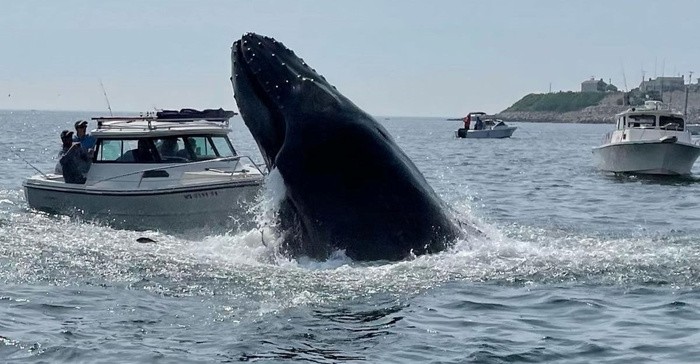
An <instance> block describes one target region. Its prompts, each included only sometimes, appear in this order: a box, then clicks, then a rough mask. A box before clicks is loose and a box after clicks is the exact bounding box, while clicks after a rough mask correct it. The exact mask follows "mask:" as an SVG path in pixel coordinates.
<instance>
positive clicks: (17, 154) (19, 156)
mask: <svg viewBox="0 0 700 364" xmlns="http://www.w3.org/2000/svg"><path fill="white" fill-rule="evenodd" d="M10 151H11V152H12V154H14V155H16V156H17V158H19V159H21V160H22V161H24V163H27V165H28V166H30V167H32V168H34V170H35V171H37V172H39V173H40V174H41V175H42V176H44V177H47V176H46V173H44V172H42V171H41V170H40V169H39V168H36V166H34V165H33V164H31V163H29V161H28V160H26V159H24V157H22V156H21V155H19V153H17V152H16V151H15V150H14V149H12V148H10Z"/></svg>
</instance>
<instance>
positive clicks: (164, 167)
mask: <svg viewBox="0 0 700 364" xmlns="http://www.w3.org/2000/svg"><path fill="white" fill-rule="evenodd" d="M241 159H247V160H248V161H249V162H250V164H251V165H252V166H253V167H255V169H257V170H258V172H260V174H261V175H263V176H264V175H265V174H266V172H265V171H263V170H262V169H260V165H258V164H257V163H255V162H254V161H253V159H252V158H250V156H247V155H237V156H234V157H223V158H216V159H208V160H204V161H196V162H186V163H176V164H163V165H159V166H158V167H152V168H144V169H140V170H138V171H133V172H129V173H124V174H120V175H117V176H111V177H107V178H103V179H101V180H98V181H95V182H93V183H91V185H92V186H94V185H97V184H99V183H103V182H107V181H111V180H114V179H118V178H123V177H128V176H134V175H137V174H141V178H140V179H139V184H138V186H141V182H142V181H143V175H144V173H146V172H152V171H165V170H169V169H177V168H181V167H189V166H196V165H202V164H211V163H214V162H229V161H236V164H235V165H234V166H233V171H232V172H227V171H222V170H218V169H214V168H205V169H204V170H206V171H214V172H221V173H230V174H231V177H233V176H234V174H235V172H236V168H237V167H238V166H239V165H240V164H241Z"/></svg>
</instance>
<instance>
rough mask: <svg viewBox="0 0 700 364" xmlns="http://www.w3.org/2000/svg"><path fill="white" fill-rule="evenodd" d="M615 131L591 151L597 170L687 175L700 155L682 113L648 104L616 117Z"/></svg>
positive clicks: (651, 102)
mask: <svg viewBox="0 0 700 364" xmlns="http://www.w3.org/2000/svg"><path fill="white" fill-rule="evenodd" d="M616 121H617V124H616V129H615V130H614V131H612V132H609V133H607V134H605V136H604V137H603V144H602V145H601V146H599V147H596V148H593V155H594V158H595V159H596V164H597V166H598V168H600V169H601V170H603V171H609V172H616V173H640V174H661V175H687V174H690V170H691V168H692V167H693V164H694V163H695V160H696V159H697V158H698V156H699V155H700V146H698V145H697V144H695V143H694V142H693V141H692V139H691V136H690V132H689V131H688V130H687V129H686V128H685V120H684V118H683V114H681V113H679V112H675V111H671V110H669V109H667V108H665V107H663V104H662V103H661V102H660V101H647V102H646V103H645V104H644V106H643V107H633V108H630V109H628V110H627V111H625V112H622V113H620V114H618V115H616Z"/></svg>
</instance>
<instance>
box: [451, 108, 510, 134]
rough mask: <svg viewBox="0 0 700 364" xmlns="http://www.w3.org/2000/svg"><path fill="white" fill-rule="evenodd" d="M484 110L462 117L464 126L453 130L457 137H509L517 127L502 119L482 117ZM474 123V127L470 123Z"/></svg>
mask: <svg viewBox="0 0 700 364" xmlns="http://www.w3.org/2000/svg"><path fill="white" fill-rule="evenodd" d="M485 115H486V113H484V112H470V113H469V114H468V115H467V116H466V117H464V119H462V120H464V128H459V129H457V131H456V132H455V135H456V136H457V138H477V139H481V138H495V139H500V138H510V137H511V135H513V132H514V131H515V129H517V127H514V126H508V125H507V124H506V123H505V122H503V120H500V119H491V118H484V120H481V118H483V117H484V116H485ZM472 123H474V128H471V124H472Z"/></svg>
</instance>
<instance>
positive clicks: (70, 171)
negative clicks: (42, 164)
mask: <svg viewBox="0 0 700 364" xmlns="http://www.w3.org/2000/svg"><path fill="white" fill-rule="evenodd" d="M58 162H59V163H60V164H61V170H62V172H63V173H62V174H63V180H64V181H65V182H66V183H77V184H83V183H85V181H86V180H87V173H88V171H89V170H90V166H91V165H92V154H91V153H88V151H87V150H85V148H83V147H82V146H81V145H80V143H73V145H72V146H71V147H70V148H68V151H67V152H66V153H65V154H63V156H61V159H59V161H58Z"/></svg>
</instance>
